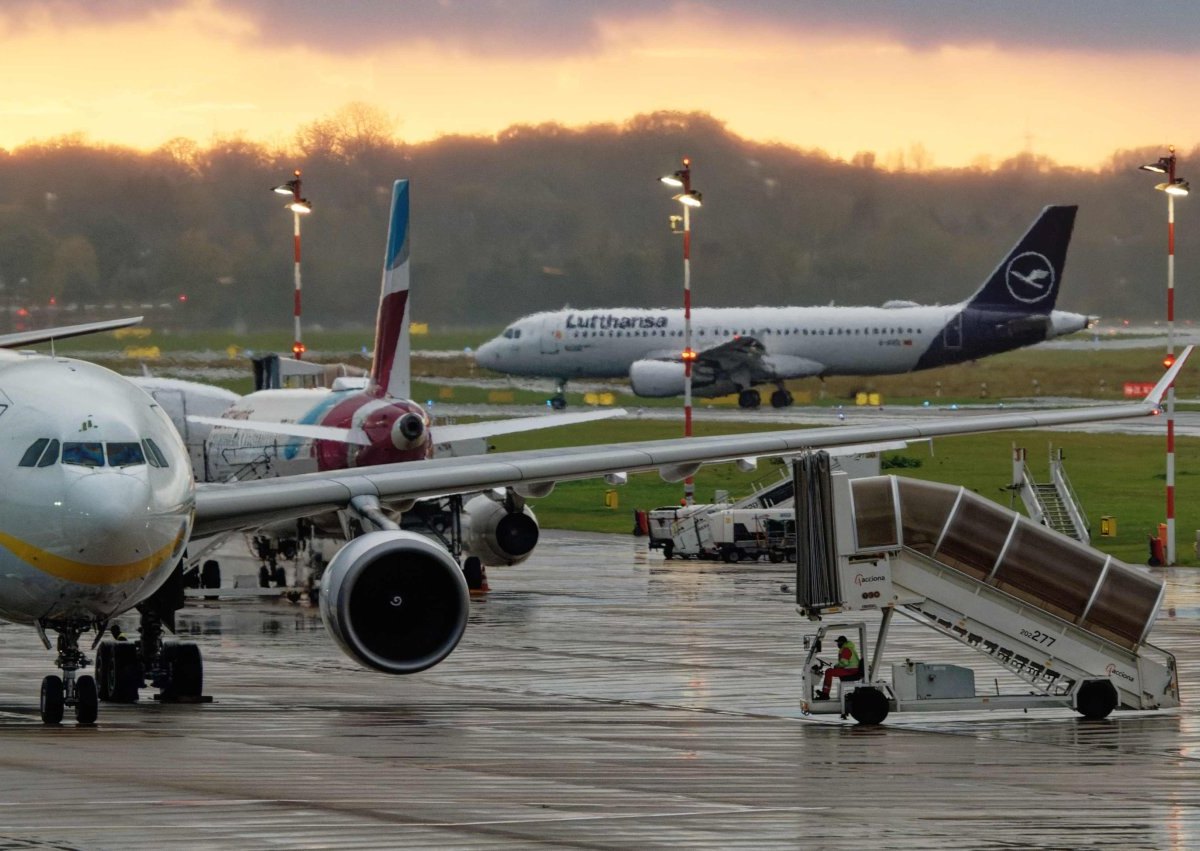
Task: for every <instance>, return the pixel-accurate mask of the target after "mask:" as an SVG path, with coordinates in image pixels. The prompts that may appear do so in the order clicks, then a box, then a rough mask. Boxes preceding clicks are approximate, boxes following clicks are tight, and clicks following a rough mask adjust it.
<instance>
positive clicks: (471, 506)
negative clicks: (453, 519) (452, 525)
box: [462, 494, 539, 565]
mask: <svg viewBox="0 0 1200 851" xmlns="http://www.w3.org/2000/svg"><path fill="white" fill-rule="evenodd" d="M538 531H539V530H538V522H537V517H535V516H534V514H533V512H532V511H530V510H529V507H528V506H521V510H520V511H509V510H508V509H507V508H506V507H505V506H504V504H503V503H500V502H497V501H496V500H494V499H492V498H490V497H488V496H484V495H482V494H480V495H478V496H475V497H472V498H471V499H469V500H467V503H466V504H465V505H464V506H463V513H462V533H463V541H464V543H465V545H466V549H467V550H468V551H469V552H471V553H472V554H473V555H477V556H479V558H480V560H481V561H482V562H483V563H484V564H486V565H500V564H508V565H512V564H520V563H521V562H523V561H525V559H527V558H529V554H530V553H531V552H533V548H534V547H535V546H537V542H538Z"/></svg>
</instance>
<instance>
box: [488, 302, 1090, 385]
mask: <svg viewBox="0 0 1200 851" xmlns="http://www.w3.org/2000/svg"><path fill="white" fill-rule="evenodd" d="M963 308H964V305H963V304H953V305H932V306H923V305H905V306H897V307H746V308H739V307H728V308H700V309H697V310H694V311H692V322H691V324H692V348H693V349H694V350H695V351H698V352H703V351H705V350H706V349H710V348H712V347H714V346H718V345H720V344H722V343H726V342H728V341H730V340H732V339H734V338H735V337H745V336H749V337H753V338H754V339H756V340H758V341H759V342H760V343H762V344H763V347H764V348H765V350H766V357H768V358H770V359H772V360H773V361H777V362H778V363H779V365H780V367H781V368H780V370H779V371H780V372H781V374H783V376H784V377H790V376H793V375H814V374H815V375H872V374H890V373H900V372H908V371H910V370H912V369H915V368H917V366H918V363H919V362H920V360H921V357H922V355H923V354H924V353H925V352H926V351H928V350H929V349H930V347H931V346H932V345H934V344H935V343H939V344H940V345H941V346H943V347H946V348H948V349H949V350H955V349H959V348H961V347H962V346H963V343H964V340H963V336H962V335H963V330H964V329H963V328H962V327H961V324H956V322H955V319H956V317H957V316H959V315H961V314H962V312H963ZM1051 323H1052V330H1051V331H1050V332H1049V334H1048V336H1054V335H1057V334H1059V333H1069V332H1071V331H1076V330H1079V329H1080V328H1083V327H1086V325H1087V317H1085V316H1082V315H1079V314H1072V313H1065V312H1063V311H1054V312H1053V313H1052V314H1051ZM683 348H684V317H683V311H682V310H680V309H662V310H643V309H630V308H612V309H603V308H598V309H592V310H560V311H555V312H547V313H535V314H532V315H530V316H527V317H524V318H522V319H519V320H517V321H516V322H515V323H513V324H512V325H510V326H509V327H508V328H507V329H506V330H505V332H504V334H503V335H501V336H499V337H496V338H494V339H492V340H489V341H488V342H487V343H485V344H483V345H482V346H480V347H479V349H478V350H477V351H476V353H475V357H476V361H477V362H478V363H479V364H480V365H481V366H485V367H488V368H489V369H495V370H498V371H501V372H507V373H511V374H515V375H539V376H550V377H555V378H562V379H567V378H621V377H625V376H626V375H628V373H629V367H630V365H631V364H632V363H634V362H635V361H638V360H642V359H647V358H660V357H662V358H670V357H674V358H678V357H679V353H680V352H681V351H683ZM814 365H817V366H819V370H817V371H813V370H814V368H815V367H814ZM790 367H794V368H790Z"/></svg>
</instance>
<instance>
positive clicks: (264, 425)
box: [133, 180, 625, 588]
mask: <svg viewBox="0 0 1200 851" xmlns="http://www.w3.org/2000/svg"><path fill="white" fill-rule="evenodd" d="M409 260H410V256H409V181H407V180H397V181H395V182H394V184H393V186H392V201H391V208H390V216H389V220H388V236H387V245H386V249H385V254H384V264H383V275H382V284H381V288H380V290H381V291H380V299H379V306H378V309H377V314H376V323H375V348H374V354H373V356H372V359H371V369H370V372H369V373H368V375H367V376H366V377H365V378H359V377H353V376H345V377H339V378H337V379H336V380H335V381H334V382H333V384H332V387H331V388H312V387H309V388H275V389H263V390H258V391H255V392H253V393H250V394H248V395H246V396H242V397H240V398H238V397H236V396H235V398H234V400H233V401H232V402H231V403H228V404H227V405H226V406H224V407H223V409H218V410H215V411H214V410H213V405H214V403H215V402H219V401H220V400H222V399H227V398H228V395H229V394H228V391H219V390H217V391H215V390H214V389H213V388H211V387H209V386H207V385H203V384H197V383H195V382H180V381H169V380H165V379H151V378H145V377H137V378H135V379H133V380H134V382H135V383H137V384H138V385H139V386H141V387H142V388H143V389H145V390H147V391H148V392H149V393H150V395H151V396H152V397H154V398H155V399H156V401H158V402H159V404H160V405H162V406H163V407H164V408H165V409H167V411H168V413H169V414H171V415H172V419H173V420H174V421H175V423H176V426H177V428H179V430H180V432H181V434H184V435H192V436H193V439H192V440H189V441H187V442H188V443H189V444H190V447H191V449H192V454H193V461H194V464H195V471H196V475H197V478H198V479H199V480H200V481H206V482H224V481H231V480H235V479H236V480H246V479H250V478H265V477H274V476H289V475H296V474H298V473H305V472H314V471H331V470H344V469H353V468H359V467H367V466H371V465H375V464H387V463H394V462H402V461H413V460H418V459H424V458H430V457H432V455H433V452H434V448H435V446H443V447H451V451H455V450H454V449H453V447H457V446H462V445H464V444H468V445H469V444H476V445H478V444H483V445H484V446H486V443H485V442H486V440H487V438H490V437H495V436H497V435H502V434H513V433H516V432H524V431H532V430H535V429H542V428H551V427H557V426H562V425H571V424H575V423H582V422H590V421H594V420H599V419H607V418H610V417H614V416H620V415H622V414H624V413H625V411H624V410H623V409H620V408H609V409H601V410H594V411H584V412H579V413H571V414H553V415H541V416H529V417H518V418H513V419H506V420H489V421H485V422H478V423H469V424H447V425H437V426H434V425H433V424H432V422H431V418H430V416H429V414H428V413H427V412H426V410H425V409H424V408H423V407H422V406H421V405H420V404H418V403H417V402H416V401H414V400H413V399H412V398H411V378H410V369H409V350H410V339H409V321H408V308H409V292H410V275H409ZM264 435H267V436H269V437H267V438H266V439H264ZM197 439H199V441H200V442H199V444H198V445H197V442H196V440H197ZM197 447H198V448H197ZM411 508H412V507H410V509H411ZM420 508H421V511H420V512H419V517H417V518H414V519H416V520H424V521H426V522H427V523H428V525H429V526H431V527H432V528H431V531H437V530H444V531H443V534H444V535H445V536H446V537H447V543H448V545H449V546H450V548H451V550H452V551H453V552H454V553H455V555H456V556H464V555H465V558H464V560H463V566H464V569H465V570H466V572H467V578H468V582H470V583H471V585H472V587H476V588H478V587H481V586H482V583H483V570H484V568H486V567H489V566H494V565H513V564H518V563H520V562H521V561H524V560H525V559H526V558H528V556H529V554H530V553H531V552H532V551H533V548H534V546H535V545H536V543H537V539H538V534H539V530H538V524H537V518H536V516H535V515H534V513H533V511H532V510H530V509H529V508H528V507H527V506H525V505H524V504H520V505H516V504H514V502H513V498H512V497H509V498H508V504H507V505H506V504H504V500H498V499H496V498H494V495H492V494H478V495H475V496H473V497H471V498H469V499H466V500H460V499H453V500H448V501H447V502H446V504H444V505H441V506H430V505H428V504H423V505H422V506H421V507H420ZM451 515H452V516H451ZM302 533H303V534H302V535H301V530H298V529H297V524H296V523H295V522H288V523H282V524H276V525H274V526H271V527H269V528H266V529H264V530H260V532H259V535H258V537H257V540H256V545H257V546H258V547H259V548H260V549H261V554H263V555H265V557H266V559H267V561H268V563H269V565H270V567H271V568H274V569H275V570H273V571H271V572H272V573H274V572H277V571H278V570H279V569H278V568H277V566H276V565H275V563H274V562H275V558H276V555H277V554H278V553H280V552H282V553H295V552H298V551H299V550H301V549H306V548H307V550H308V552H309V554H310V557H312V556H315V557H318V558H323V553H321V552H319V551H318V550H317V548H316V547H312V546H308V545H309V544H311V543H313V536H314V535H318V536H319V535H322V534H323V535H325V536H332V537H334V538H337V539H339V540H344V538H345V535H346V528H345V525H344V523H343V518H339V517H335V516H328V517H321V518H315V519H309V520H308V521H306V522H305V524H304V525H303V528H302ZM193 558H195V555H193ZM316 567H317V568H318V569H319V567H320V565H317V566H316Z"/></svg>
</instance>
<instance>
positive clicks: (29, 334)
mask: <svg viewBox="0 0 1200 851" xmlns="http://www.w3.org/2000/svg"><path fill="white" fill-rule="evenodd" d="M141 321H142V317H140V316H128V317H126V318H124V319H105V320H102V321H100V322H84V323H83V324H81V325H60V326H58V327H57V328H41V329H39V330H37V331H17V332H16V333H13V334H0V349H13V348H16V347H17V346H32V345H36V344H37V343H46V342H49V341H50V340H65V339H66V338H67V337H81V336H83V335H84V334H99V333H100V332H102V331H115V330H117V329H118V328H128V327H129V326H130V325H137V324H138V323H139V322H141Z"/></svg>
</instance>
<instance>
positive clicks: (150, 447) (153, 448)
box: [142, 437, 168, 467]
mask: <svg viewBox="0 0 1200 851" xmlns="http://www.w3.org/2000/svg"><path fill="white" fill-rule="evenodd" d="M142 446H144V447H145V448H146V458H147V459H149V460H150V464H151V465H152V466H155V467H166V466H168V464H167V456H165V455H163V454H162V450H161V449H159V448H158V444H157V443H155V442H154V441H153V440H152V439H150V438H149V437H147V438H146V439H145V440H143V441H142Z"/></svg>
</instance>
